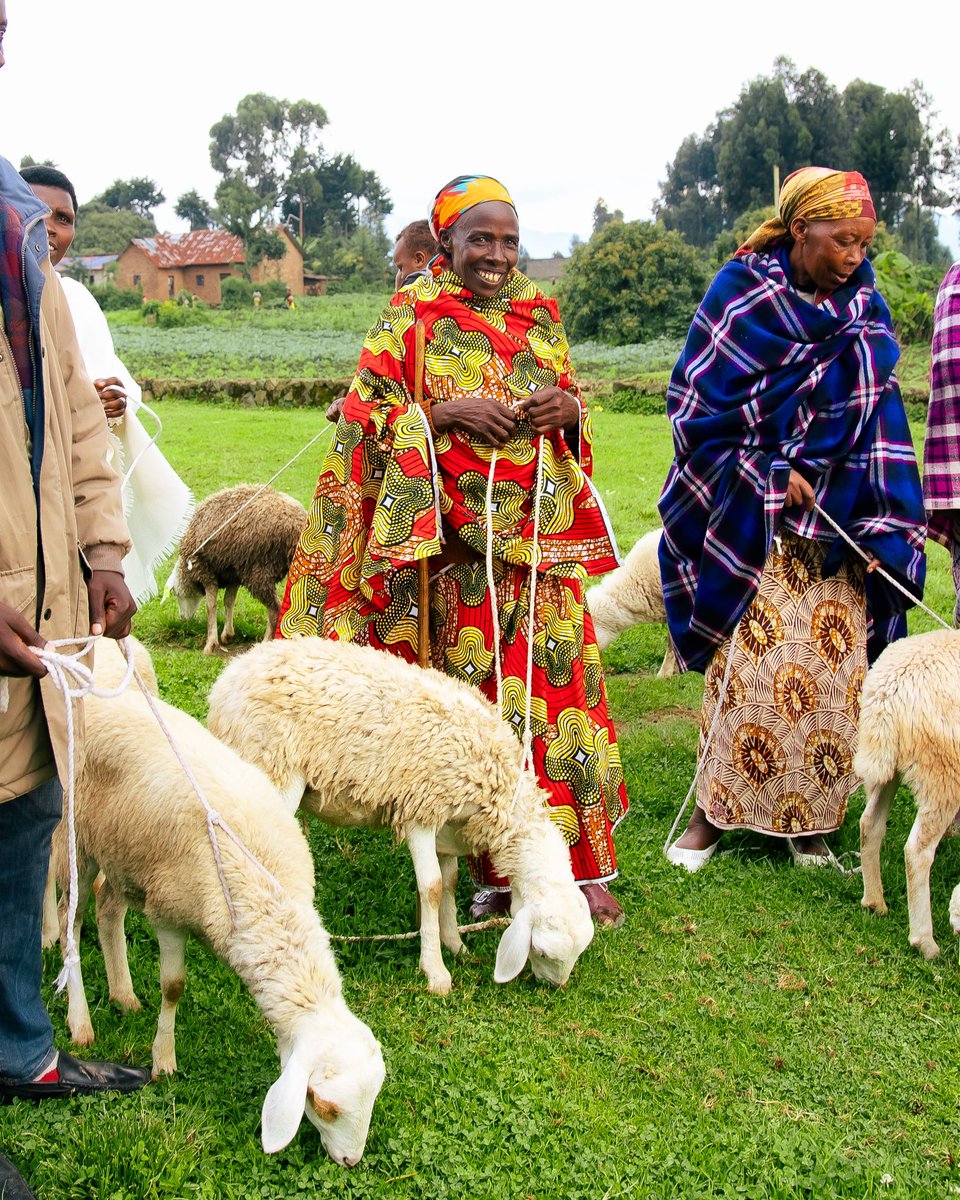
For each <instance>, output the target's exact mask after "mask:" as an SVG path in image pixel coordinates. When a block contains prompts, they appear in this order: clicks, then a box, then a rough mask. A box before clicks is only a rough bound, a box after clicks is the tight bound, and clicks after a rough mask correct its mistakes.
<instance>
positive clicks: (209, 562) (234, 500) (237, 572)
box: [167, 483, 307, 654]
mask: <svg viewBox="0 0 960 1200" xmlns="http://www.w3.org/2000/svg"><path fill="white" fill-rule="evenodd" d="M258 491H259V487H258V485H256V484H251V483H241V484H238V485H237V486H236V487H232V488H225V489H224V490H223V491H221V492H214V493H213V495H212V496H208V497H207V498H206V500H204V501H203V503H202V504H199V505H198V506H197V511H196V512H195V513H194V514H193V519H192V520H191V522H190V524H189V526H188V527H187V532H186V533H185V534H184V535H183V540H182V541H181V543H180V557H179V559H178V560H177V565H176V567H175V568H174V571H173V574H172V575H171V576H170V578H169V580H168V581H167V589H169V590H171V591H173V593H174V595H175V596H176V597H177V604H178V606H179V609H180V616H181V617H182V618H183V619H184V620H185V621H187V620H189V619H190V618H191V617H192V616H193V614H194V613H195V612H196V611H197V607H198V606H199V604H200V600H201V597H203V596H204V595H205V596H206V599H207V641H206V645H205V646H204V647H203V652H204V654H215V653H216V652H217V650H218V648H219V642H218V640H217V592H218V591H219V590H220V588H223V589H224V596H223V633H222V634H221V636H220V642H223V643H224V644H226V643H228V642H229V641H231V639H232V638H233V632H234V631H233V606H234V603H235V602H236V599H237V590H238V588H239V587H240V586H241V585H243V587H245V588H246V589H247V591H248V592H249V593H250V595H251V596H253V598H254V599H255V600H259V601H260V603H261V604H263V605H264V606H265V607H266V610H267V628H266V632H265V634H264V637H263V640H264V641H269V640H270V639H271V638H272V637H273V634H274V630H275V629H276V626H277V621H278V619H279V616H280V606H279V604H278V602H277V592H276V587H277V584H278V583H279V582H280V580H282V579H284V578H286V575H287V573H288V571H289V570H290V563H291V561H292V559H293V555H294V552H295V551H296V548H297V542H298V540H299V538H300V532H301V530H302V529H303V526H304V524H305V523H306V520H307V514H306V512H305V510H304V508H303V505H302V504H300V503H299V502H298V501H296V500H294V499H293V497H292V496H287V495H285V494H284V493H283V492H277V491H274V489H273V488H271V487H268V488H265V489H264V490H263V491H262V492H261V493H260V495H259V496H257V495H256V494H257V492H258ZM254 496H256V499H253V497H254ZM243 505H246V507H245V508H244V509H243V511H242V512H241V513H240V514H239V516H236V517H235V518H234V519H233V520H229V518H231V517H234V514H236V513H237V511H238V510H239V509H240V508H241V507H242V506H243ZM228 520H229V524H226V525H225V526H224V522H227V521H228ZM221 526H224V527H223V528H221ZM217 530H219V532H216V531H217ZM211 534H215V536H213V537H211ZM208 538H209V539H210V540H209V541H207V539H208Z"/></svg>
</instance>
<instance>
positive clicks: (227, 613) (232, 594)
mask: <svg viewBox="0 0 960 1200" xmlns="http://www.w3.org/2000/svg"><path fill="white" fill-rule="evenodd" d="M239 590H240V588H239V585H238V584H231V586H230V587H227V588H224V589H223V630H222V632H221V634H220V642H221V644H222V645H224V646H226V645H227V643H228V642H232V641H233V634H234V629H233V606H234V605H235V604H236V602H237V592H238V591H239Z"/></svg>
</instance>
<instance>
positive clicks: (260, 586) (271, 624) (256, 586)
mask: <svg viewBox="0 0 960 1200" xmlns="http://www.w3.org/2000/svg"><path fill="white" fill-rule="evenodd" d="M247 591H248V592H249V593H250V595H251V596H252V597H253V598H254V600H259V601H260V603H261V604H262V605H263V607H264V608H265V609H266V610H267V627H266V629H265V630H264V633H263V640H264V641H265V642H272V641H273V635H274V633H275V632H276V629H277V622H278V621H279V620H280V605H279V604H278V602H277V589H276V586H275V585H274V583H273V582H272V581H270V580H265V579H251V580H250V582H249V583H248V584H247Z"/></svg>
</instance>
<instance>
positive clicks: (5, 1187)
mask: <svg viewBox="0 0 960 1200" xmlns="http://www.w3.org/2000/svg"><path fill="white" fill-rule="evenodd" d="M0 1198H2V1200H37V1197H36V1196H35V1195H34V1193H33V1192H31V1191H30V1189H29V1188H28V1187H27V1181H26V1180H25V1179H24V1177H23V1176H22V1175H21V1174H20V1172H19V1171H18V1170H17V1168H16V1167H15V1166H14V1165H13V1163H12V1162H11V1161H10V1159H9V1158H7V1156H6V1155H5V1154H0Z"/></svg>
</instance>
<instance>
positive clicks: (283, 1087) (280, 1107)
mask: <svg viewBox="0 0 960 1200" xmlns="http://www.w3.org/2000/svg"><path fill="white" fill-rule="evenodd" d="M309 1082H310V1072H309V1070H308V1069H307V1065H306V1063H305V1062H304V1061H303V1059H302V1058H301V1057H300V1056H299V1055H298V1054H297V1051H296V1050H294V1051H293V1053H292V1054H291V1055H290V1057H289V1059H287V1065H286V1066H285V1067H284V1068H283V1070H282V1071H281V1072H280V1078H279V1079H278V1080H277V1081H276V1083H275V1084H274V1085H273V1087H271V1088H270V1090H269V1092H267V1094H266V1096H265V1097H264V1100H263V1112H262V1114H261V1121H260V1125H261V1128H260V1140H261V1142H262V1143H263V1149H264V1152H265V1153H266V1154H276V1152H277V1151H278V1150H282V1149H283V1148H284V1146H287V1145H289V1143H290V1142H291V1141H292V1140H293V1137H294V1134H295V1133H296V1132H297V1130H298V1129H299V1128H300V1121H301V1120H302V1118H303V1112H304V1106H305V1104H306V1102H307V1085H308V1083H309Z"/></svg>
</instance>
